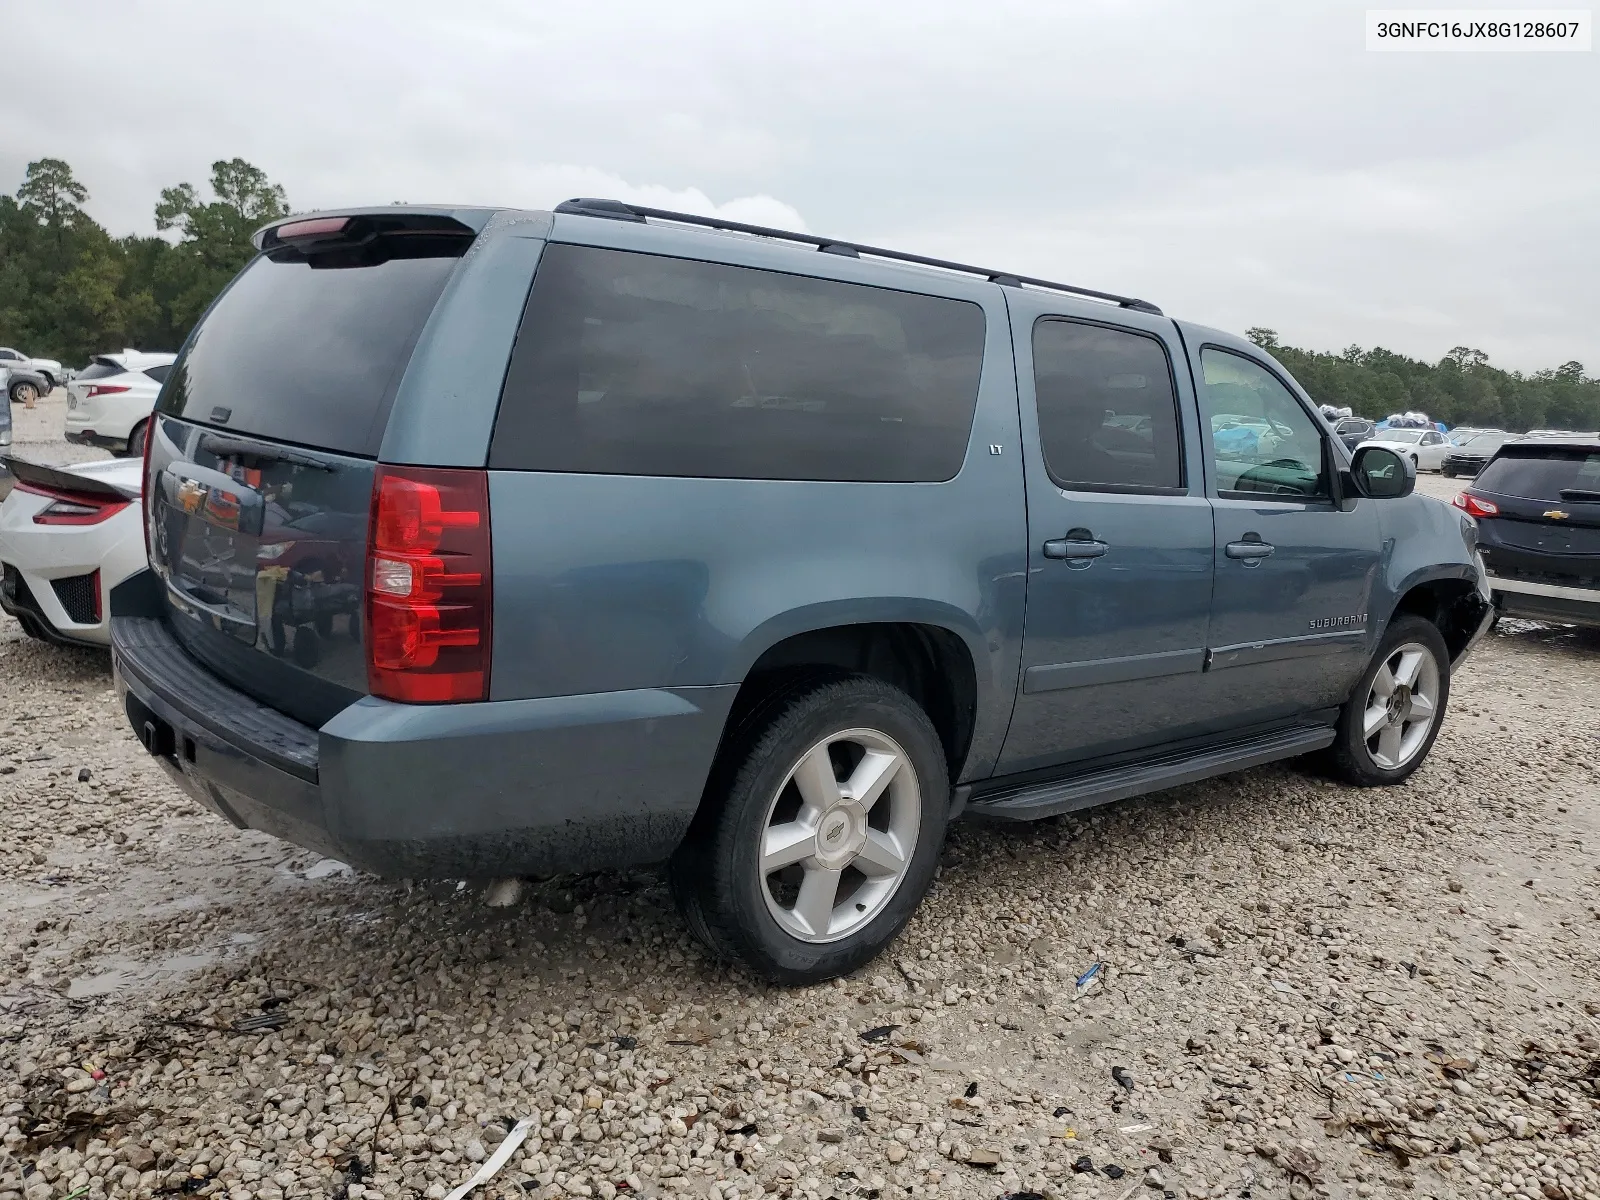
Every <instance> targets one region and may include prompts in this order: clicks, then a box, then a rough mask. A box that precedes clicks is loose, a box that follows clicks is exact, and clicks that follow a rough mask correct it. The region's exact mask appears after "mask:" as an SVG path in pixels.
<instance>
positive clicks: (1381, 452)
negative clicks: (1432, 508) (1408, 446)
mask: <svg viewBox="0 0 1600 1200" xmlns="http://www.w3.org/2000/svg"><path fill="white" fill-rule="evenodd" d="M1350 482H1351V483H1353V484H1354V485H1355V490H1356V491H1357V492H1358V493H1359V494H1360V495H1363V496H1366V497H1367V498H1368V499H1370V500H1398V499H1399V498H1400V497H1402V496H1409V495H1411V493H1412V492H1413V491H1415V490H1416V487H1417V468H1416V467H1415V466H1413V465H1412V462H1411V459H1410V458H1408V457H1406V456H1405V455H1403V454H1396V453H1395V452H1394V451H1393V450H1390V449H1387V448H1386V447H1384V446H1363V447H1361V449H1359V450H1357V451H1356V452H1355V456H1354V457H1353V458H1352V459H1351V460H1350Z"/></svg>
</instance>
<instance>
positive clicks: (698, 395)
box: [489, 245, 984, 483]
mask: <svg viewBox="0 0 1600 1200" xmlns="http://www.w3.org/2000/svg"><path fill="white" fill-rule="evenodd" d="M983 339H984V316H983V310H982V309H981V308H980V307H979V306H978V305H976V304H971V303H967V302H965V301H960V300H950V299H944V298H941V297H936V296H926V295H921V294H919V293H914V292H900V291H893V290H890V289H888V288H879V287H867V286H863V285H861V284H851V283H840V282H837V281H834V280H828V279H816V278H812V277H809V276H802V275H787V274H780V273H778V272H775V271H764V270H756V269H753V268H749V267H736V266H728V265H726V264H721V263H708V262H698V261H693V260H690V259H679V258H667V257H662V256H659V255H652V254H639V253H633V252H628V251H620V250H607V249H600V248H597V247H592V246H572V245H552V246H549V247H547V248H546V249H545V252H544V255H543V258H542V259H541V261H540V264H539V272H538V276H537V277H536V279H535V280H534V286H533V292H532V294H531V296H530V297H529V300H528V307H527V309H526V311H525V312H524V314H523V319H522V328H521V331H520V333H519V334H518V337H517V346H516V350H515V352H514V353H513V355H512V360H511V366H510V368H509V370H508V371H507V374H506V383H505V390H504V393H503V395H502V397H501V401H500V414H499V417H498V419H497V421H496V425H495V432H494V440H493V443H492V445H491V447H490V451H489V465H490V466H491V467H495V468H502V469H504V468H509V469H514V470H516V469H520V470H535V471H573V472H587V473H599V474H616V475H670V476H698V477H710V478H724V479H807V480H837V481H858V482H882V483H890V482H893V483H909V482H938V481H942V480H947V479H951V478H953V477H954V476H955V474H956V473H957V472H958V471H959V470H960V469H961V464H962V461H963V460H964V459H965V457H966V452H967V443H968V441H969V440H970V438H971V432H972V418H973V411H974V409H975V407H976V405H977V396H978V375H979V371H980V369H981V367H982V364H983Z"/></svg>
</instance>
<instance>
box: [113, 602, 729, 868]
mask: <svg viewBox="0 0 1600 1200" xmlns="http://www.w3.org/2000/svg"><path fill="white" fill-rule="evenodd" d="M111 649H112V661H113V665H114V668H115V675H116V684H117V688H118V691H119V693H120V694H121V696H122V700H123V707H124V709H125V711H126V712H127V715H128V719H129V721H130V723H131V724H132V725H133V728H134V732H135V733H136V734H138V735H139V737H140V740H141V741H142V742H143V743H144V744H145V748H146V749H147V750H149V751H150V752H151V754H152V755H154V756H155V757H156V758H157V760H158V761H159V762H160V763H161V765H162V767H163V768H164V769H166V771H167V772H168V774H169V775H171V776H172V778H173V779H174V780H175V781H176V782H177V783H178V785H179V786H180V787H182V788H183V789H184V791H186V792H187V793H188V794H189V795H190V796H192V797H193V798H194V799H196V800H198V801H199V802H200V803H201V804H203V805H205V806H206V807H207V808H210V809H211V810H212V811H214V812H217V813H219V814H220V815H222V816H223V817H225V818H227V819H228V820H229V821H231V822H233V823H234V824H235V825H237V826H239V827H241V828H251V829H259V830H262V831H264V832H267V833H271V834H274V835H276V836H278V837H281V838H283V839H285V840H287V841H290V842H293V843H295V844H296V845H300V846H305V847H308V848H310V849H313V850H317V851H319V852H321V853H323V854H328V855H331V856H333V857H335V858H339V859H341V860H343V861H344V862H347V863H350V864H351V865H352V866H356V867H359V868H361V869H363V870H367V871H372V872H375V873H377V874H380V875H388V876H395V877H398V876H411V877H419V878H430V877H431V878H452V879H460V878H484V877H491V876H507V875H521V874H533V873H545V872H554V871H574V870H597V869H602V868H608V867H621V866H629V865H634V864H639V863H646V862H654V861H659V860H661V859H663V858H665V857H667V856H668V855H669V854H671V852H672V851H673V849H674V848H675V847H676V846H677V845H678V843H679V842H680V841H681V840H682V839H683V836H684V834H685V833H686V832H687V830H688V827H689V823H690V821H691V819H692V818H693V816H694V812H695V809H696V807H697V806H698V804H699V802H700V795H701V792H702V790H703V788H704V786H705V779H706V775H707V773H708V772H709V770H710V766H711V760H712V757H713V756H714V755H715V753H716V747H717V743H718V741H719V739H720V738H721V735H722V726H723V722H724V720H725V718H726V716H727V713H728V710H729V708H730V707H731V706H732V703H733V698H734V695H735V694H736V693H737V691H738V688H737V686H731V685H730V686H718V687H702V688H676V689H671V690H667V689H641V690H637V691H627V692H605V693H597V694H593V695H584V696H554V697H545V698H541V699H535V700H508V701H493V702H489V703H483V704H448V705H407V704H394V703H391V702H389V701H385V700H379V699H375V698H373V697H365V698H363V699H361V700H359V701H357V702H356V703H354V704H352V705H350V707H348V708H346V709H345V710H344V711H343V712H340V713H339V714H338V715H337V716H335V717H334V718H333V719H332V720H331V721H329V722H328V723H327V724H326V725H324V726H323V727H322V728H321V729H313V728H312V727H311V726H308V725H303V724H300V723H299V722H297V721H293V720H291V719H290V718H288V717H286V716H284V715H283V714H282V713H279V712H277V711H276V710H274V709H270V708H267V707H265V706H263V705H261V704H259V703H257V702H256V701H255V700H253V699H251V698H250V697H249V696H247V695H245V694H244V693H242V692H240V691H238V690H236V689H234V688H232V687H230V686H228V685H227V684H225V683H223V682H222V681H221V680H220V679H218V678H217V677H216V676H214V675H212V674H211V673H210V672H208V671H207V670H206V669H205V668H204V667H202V666H200V665H199V664H198V663H197V662H195V661H194V660H193V659H191V658H190V657H189V656H188V655H187V653H185V652H184V650H183V649H182V647H181V646H179V645H178V643H177V642H176V640H175V639H174V638H173V637H172V635H171V633H170V632H169V631H168V630H167V627H166V625H165V624H164V622H162V621H161V620H160V619H157V618H142V617H128V616H114V617H113V618H112V624H111Z"/></svg>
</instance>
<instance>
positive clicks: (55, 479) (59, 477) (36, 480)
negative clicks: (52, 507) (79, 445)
mask: <svg viewBox="0 0 1600 1200" xmlns="http://www.w3.org/2000/svg"><path fill="white" fill-rule="evenodd" d="M0 465H4V466H5V468H6V469H7V470H9V471H10V472H11V474H12V475H14V476H15V477H16V480H17V482H18V483H31V484H33V485H34V486H35V487H42V488H50V489H51V490H52V491H57V492H77V493H78V494H79V495H80V496H102V497H104V498H105V499H107V500H137V499H138V498H139V489H138V488H132V489H129V488H123V487H118V486H117V485H116V484H114V483H107V482H106V481H105V480H103V479H96V478H95V477H94V476H92V475H78V474H76V473H74V472H73V471H70V470H67V469H65V468H62V467H48V466H46V465H45V464H44V463H36V462H29V461H28V460H27V459H25V458H14V457H12V456H11V455H9V454H0Z"/></svg>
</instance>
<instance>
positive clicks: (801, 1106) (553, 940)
mask: <svg viewBox="0 0 1600 1200" xmlns="http://www.w3.org/2000/svg"><path fill="white" fill-rule="evenodd" d="M33 415H34V414H31V413H30V414H28V416H29V417H32V416H33ZM1597 663H1600V636H1596V635H1594V634H1584V633H1578V632H1574V631H1571V630H1563V629H1555V628H1543V627H1539V626H1533V625H1526V624H1513V623H1510V622H1507V623H1505V624H1503V626H1502V630H1501V632H1499V633H1497V634H1496V635H1494V636H1491V637H1490V638H1489V639H1487V640H1486V641H1485V643H1484V644H1483V645H1482V647H1480V649H1479V651H1478V652H1477V654H1476V655H1475V656H1474V657H1473V659H1472V660H1471V661H1470V662H1469V664H1468V665H1467V667H1466V669H1465V670H1464V671H1463V673H1462V674H1461V675H1460V676H1459V677H1458V678H1457V680H1456V681H1455V685H1454V688H1453V696H1452V709H1453V712H1452V715H1451V717H1450V719H1449V721H1448V723H1447V725H1446V726H1445V729H1444V732H1443V734H1442V735H1441V737H1440V740H1439V744H1438V746H1437V747H1436V749H1435V750H1434V753H1433V757H1432V758H1431V759H1430V761H1429V763H1428V764H1427V765H1426V766H1425V767H1424V769H1423V770H1422V771H1421V772H1419V773H1418V774H1417V776H1415V777H1414V779H1413V780H1412V781H1410V782H1409V783H1408V784H1406V785H1405V786H1403V787H1400V788H1396V789H1386V790H1357V789H1351V788H1346V787H1341V786H1337V785H1334V784H1332V783H1329V782H1326V781H1324V780H1322V779H1320V778H1318V777H1317V776H1316V775H1314V774H1311V773H1309V772H1307V771H1304V770H1302V769H1300V768H1298V767H1296V766H1278V767H1270V768H1264V769H1261V770H1257V771H1253V772H1249V773H1246V774H1243V775H1239V776H1234V777H1230V778H1226V779H1220V780H1214V781H1210V782H1207V783H1204V784H1199V785H1194V786H1191V787H1186V788H1182V789H1178V790H1176V791H1173V792H1169V793H1165V794H1163V795H1159V796H1153V797H1148V798H1145V799H1142V800H1136V801H1131V802H1127V803H1124V804H1120V805H1117V806H1114V807H1112V808H1108V809H1103V810H1098V811H1094V812H1090V813H1086V814H1083V815H1081V816H1078V817H1072V818H1062V819H1058V820H1056V821H1053V822H1048V823H1043V824H1039V825H1032V826H1022V827H1011V826H1006V827H997V826H984V825H977V824H971V823H967V824H961V825H958V826H957V827H956V828H955V829H954V830H953V831H952V834H951V838H950V842H949V845H948V847H947V849H946V851H945V855H944V859H943V865H942V867H941V870H940V875H939V879H938V881H937V883H936V885H935V887H934V889H933V891H932V892H931V894H930V895H929V897H928V899H927V901H926V903H925V904H924V906H923V908H922V909H921V911H920V912H919V913H918V915H917V916H916V918H915V919H914V920H913V922H912V924H911V926H910V927H909V928H908V930H907V931H906V933H905V935H904V936H903V937H902V938H901V939H900V940H899V941H898V942H897V943H896V944H895V945H894V946H893V947H892V949H891V952H890V953H889V954H888V955H887V956H885V957H884V958H883V959H881V960H879V961H878V962H876V963H874V964H872V965H870V966H869V967H868V968H866V969H865V970H864V971H862V972H861V973H860V974H859V975H858V976H856V977H854V978H851V979H847V980H841V981H838V982H836V983H834V984H831V985H827V986H823V987H816V988H809V989H805V990H793V991H788V990H781V989H776V988H771V987H768V986H765V985H762V984H758V983H756V982H753V981H752V980H751V979H749V978H748V977H746V976H743V975H741V974H739V973H737V972H735V971H731V970H729V969H727V968H725V967H723V966H720V965H719V964H716V963H714V962H712V961H710V960H708V959H707V958H706V957H705V956H704V955H703V954H702V953H701V952H700V951H699V950H698V949H697V948H696V947H695V945H694V944H693V943H692V942H691V941H690V940H689V938H688V937H687V935H686V934H685V933H684V931H683V928H682V926H681V925H680V924H679V922H678V920H677V918H676V917H675V915H674V914H673V913H672V910H671V907H670V905H669V904H668V902H667V900H666V895H665V890H664V888H663V886H662V884H661V882H660V880H659V878H658V877H657V875H656V874H655V873H654V872H653V871H633V872H627V873H623V874H616V875H603V876H586V877H582V878H570V877H568V878H558V879H551V880H544V881H536V882H530V883H529V884H528V885H527V886H526V887H525V888H523V889H522V892H521V895H520V896H513V897H511V898H510V901H509V902H508V903H506V904H505V905H504V906H502V907H490V906H489V905H487V904H486V903H485V902H484V899H485V898H484V896H483V893H482V891H481V889H480V887H478V886H477V885H469V886H465V887H458V886H457V885H456V884H453V883H405V882H400V883H396V882H382V881H378V880H373V879H369V878H366V877H364V876H360V875H357V874H354V873H352V872H350V871H349V870H348V869H347V868H343V867H342V866H340V865H339V864H335V863H332V862H330V861H328V860H320V859H318V858H317V856H315V855H313V854H310V853H308V852H303V851H299V850H296V849H295V848H293V847H290V846H287V845H285V844H283V843H280V842H277V841H274V840H273V839H271V838H269V837H266V836H264V835H259V834H253V833H243V834H241V833H239V832H237V831H235V830H234V829H233V828H232V827H231V826H228V825H226V824H225V823H224V822H222V821H221V820H219V819H217V818H214V817H212V816H210V815H208V814H206V813H205V812H203V811H201V810H200V809H198V808H197V807H196V806H195V805H193V804H192V803H191V802H190V801H188V800H187V799H185V798H184V797H183V796H181V795H180V794H179V793H178V792H177V791H176V790H175V789H174V788H173V787H172V786H171V785H170V784H169V783H168V782H167V781H166V779H165V777H164V776H163V775H162V774H161V773H160V771H159V770H157V769H156V768H155V767H154V765H153V764H151V763H150V762H149V761H148V759H147V758H146V757H145V756H144V752H143V750H142V749H141V748H140V747H139V746H138V744H137V743H136V742H135V741H134V740H133V738H132V736H131V734H130V733H129V732H128V731H127V729H126V728H125V725H124V722H123V720H122V718H121V716H120V714H119V712H118V709H117V703H116V697H115V694H114V692H113V690H112V687H111V681H110V675H109V669H108V665H107V662H106V659H105V657H104V655H101V654H96V653H94V652H92V651H83V652H77V651H71V650H62V649H59V648H52V647H47V646H43V645H41V644H39V643H36V642H33V641H31V640H29V639H28V638H26V637H25V636H24V635H23V634H22V632H21V630H20V629H19V628H18V627H17V626H16V624H15V623H14V622H11V621H10V620H9V619H0V671H3V672H4V678H5V679H6V681H7V684H6V691H5V703H4V705H3V707H0V901H3V902H0V1200H18V1198H23V1200H64V1198H67V1197H71V1198H73V1200H84V1198H91V1200H99V1198H101V1197H123V1196H140V1197H152V1196H180V1195H197V1196H216V1197H228V1198H230V1200H234V1198H243V1197H258V1198H261V1200H278V1198H280V1197H342V1198H344V1200H359V1198H361V1197H367V1196H371V1197H391V1196H394V1197H429V1198H432V1200H438V1198H442V1197H446V1196H453V1195H459V1194H460V1189H461V1188H462V1187H463V1186H464V1185H466V1184H468V1183H469V1181H472V1180H474V1179H478V1180H479V1181H478V1182H477V1183H476V1184H475V1186H474V1187H473V1190H472V1191H471V1193H470V1194H471V1196H473V1197H482V1198H485V1200H495V1198H507V1197H529V1196H535V1197H555V1196H564V1197H576V1196H601V1197H607V1198H611V1197H616V1196H624V1197H626V1196H632V1195H638V1196H662V1197H671V1196H693V1197H698V1196H711V1197H732V1196H756V1195H760V1194H771V1195H776V1196H784V1197H827V1196H834V1197H874V1196H876V1197H881V1198H888V1197H892V1196H900V1197H921V1196H962V1197H965V1196H972V1197H984V1198H998V1197H1002V1196H1011V1197H1014V1198H1017V1200H1024V1198H1027V1197H1034V1196H1038V1197H1046V1196H1049V1197H1058V1198H1064V1197H1084V1198H1090V1197H1094V1198H1103V1200H1133V1198H1135V1197H1148V1198H1149V1200H1165V1198H1167V1197H1200V1196H1206V1197H1224V1196H1226V1197H1248V1198H1252V1200H1270V1198H1275V1197H1292V1198H1293V1200H1310V1198H1311V1197H1319V1196H1328V1197H1348V1196H1361V1197H1366V1196H1388V1195H1393V1196H1402V1195H1406V1196H1428V1197H1435V1196H1436V1197H1448V1196H1469V1195H1484V1196H1488V1195H1495V1196H1511V1197H1513V1198H1517V1197H1521V1198H1525V1200H1542V1198H1546V1197H1548V1198H1549V1200H1600V855H1597V854H1596V847H1597V846H1600V775H1597V767H1596V763H1597V751H1600V732H1597V731H1600V719H1597V717H1600V687H1597V684H1596V665H1597ZM513 1141H514V1142H515V1144H514V1145H512V1144H511V1143H512V1142H513ZM508 1146H510V1149H509V1150H506V1148H507V1147H508ZM503 1151H504V1152H503Z"/></svg>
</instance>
